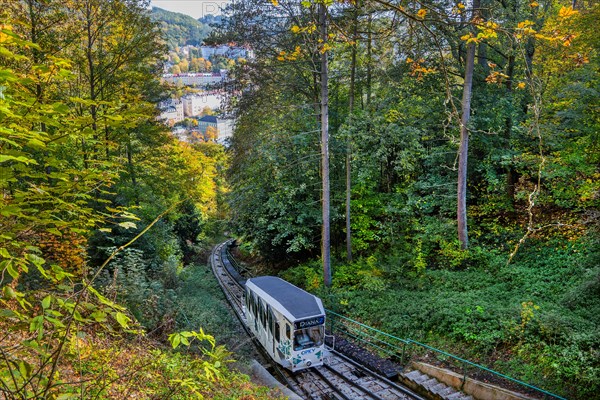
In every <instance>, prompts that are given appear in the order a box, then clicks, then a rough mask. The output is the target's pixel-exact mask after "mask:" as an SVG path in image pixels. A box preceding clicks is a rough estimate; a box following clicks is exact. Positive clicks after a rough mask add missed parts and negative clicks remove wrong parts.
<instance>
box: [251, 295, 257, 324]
mask: <svg viewBox="0 0 600 400" xmlns="http://www.w3.org/2000/svg"><path fill="white" fill-rule="evenodd" d="M252 311H253V312H252V313H253V314H254V317H255V318H256V316H257V315H258V301H257V299H256V296H255V295H254V294H253V295H252Z"/></svg>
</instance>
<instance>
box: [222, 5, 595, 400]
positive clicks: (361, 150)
mask: <svg viewBox="0 0 600 400" xmlns="http://www.w3.org/2000/svg"><path fill="white" fill-rule="evenodd" d="M598 20H600V7H599V5H598V3H597V2H572V3H571V2H561V1H531V2H518V1H515V0H508V1H493V0H485V1H478V0H476V1H473V2H467V3H462V2H445V1H435V0H434V1H429V0H425V1H419V2H404V1H391V2H390V1H385V0H381V1H380V0H375V1H353V2H331V1H330V2H324V3H322V2H317V1H315V2H309V1H305V2H301V3H300V2H297V1H283V0H281V1H273V2H272V4H271V3H269V2H263V1H258V0H245V1H237V2H235V3H233V4H232V5H231V6H230V7H229V9H228V13H227V21H226V23H225V24H223V26H222V27H221V28H220V30H219V32H218V33H219V34H220V35H222V36H223V37H224V38H226V39H227V40H232V41H235V42H237V43H240V44H247V45H249V46H250V47H251V48H252V49H254V51H255V54H256V58H255V59H253V60H250V61H248V63H246V64H245V65H243V66H241V67H240V68H238V69H237V70H235V72H234V74H233V75H234V76H235V77H236V79H237V82H238V83H239V85H238V86H235V89H236V90H239V89H241V90H242V91H243V95H242V96H241V98H239V99H238V98H236V99H235V102H234V105H235V107H236V111H237V116H238V124H237V130H236V132H235V136H234V140H233V145H232V154H231V168H230V172H229V181H230V184H231V192H230V195H229V197H228V198H229V202H230V210H231V219H232V224H233V226H234V228H235V230H236V232H238V234H239V237H240V238H241V243H242V246H241V249H242V250H243V251H245V252H246V253H247V255H248V256H250V257H256V256H257V255H258V256H260V257H262V259H263V260H264V266H266V267H267V268H268V269H267V271H269V270H270V273H280V274H281V276H283V277H285V278H286V279H288V280H290V281H292V282H294V283H296V284H299V285H301V286H302V287H305V288H307V289H309V290H313V291H316V293H319V294H321V295H322V298H323V299H325V300H326V302H327V307H329V308H330V309H332V310H336V311H338V312H340V313H342V314H344V315H348V316H351V317H353V318H356V319H358V320H359V321H361V322H363V323H366V324H368V325H370V326H374V327H377V328H379V329H381V330H383V331H385V332H388V333H391V334H394V335H397V336H399V337H409V338H413V339H416V340H421V341H424V342H426V343H429V344H432V345H436V346H438V347H440V348H442V349H446V350H451V351H452V350H453V351H455V352H456V353H458V354H459V355H460V356H463V357H468V358H470V359H472V360H478V361H480V362H481V363H483V364H486V365H488V366H490V367H493V368H495V369H497V370H498V371H501V372H504V373H507V374H509V375H511V376H515V377H518V378H520V379H523V380H526V381H528V382H531V383H533V384H536V385H538V386H540V387H542V388H547V389H548V390H553V391H555V392H556V393H559V394H562V395H565V396H568V397H570V398H582V399H584V398H592V397H595V398H597V396H598V393H599V391H600V387H599V386H598V382H600V379H599V374H600V364H599V360H600V357H599V354H600V353H599V350H600V341H599V340H600V335H599V334H598V333H599V332H600V331H599V329H600V319H599V318H598V315H599V312H600V302H599V299H600V269H599V265H600V263H599V261H600V253H599V249H600V246H599V238H600V237H599V233H600V232H599V231H598V228H599V223H600V218H599V217H600V213H599V209H598V206H599V205H600V192H599V189H600V179H599V177H600V170H599V167H598V166H599V161H600V119H599V114H598V107H599V105H600V93H599V90H600V79H599V77H600V75H599V74H598V71H599V67H600V58H599V56H600V54H599V52H598V50H599V47H600V41H599V39H598V35H597V33H596V30H597V28H598ZM324 116H326V117H328V119H327V118H324ZM326 168H327V169H326ZM326 179H328V181H326ZM325 208H328V210H327V211H328V212H329V215H326V214H325V213H324V209H325ZM328 223H329V224H330V230H326V229H325V228H324V227H325V226H327V224H328ZM327 240H330V241H331V245H330V246H328V245H327V242H326V241H327ZM329 249H331V255H329V254H328V251H329ZM329 257H330V263H328V262H329ZM262 271H263V273H264V271H265V270H264V269H263V270H262ZM328 279H329V282H328Z"/></svg>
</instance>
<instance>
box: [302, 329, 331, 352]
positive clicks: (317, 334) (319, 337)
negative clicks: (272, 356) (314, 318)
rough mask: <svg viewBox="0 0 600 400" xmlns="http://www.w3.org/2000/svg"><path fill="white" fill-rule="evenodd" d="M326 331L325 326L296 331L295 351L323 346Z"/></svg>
mask: <svg viewBox="0 0 600 400" xmlns="http://www.w3.org/2000/svg"><path fill="white" fill-rule="evenodd" d="M324 337H325V330H324V327H323V325H317V326H311V327H310V328H304V329H298V330H297V331H294V350H295V351H298V350H303V349H308V348H310V347H317V346H321V345H322V344H323V338H324Z"/></svg>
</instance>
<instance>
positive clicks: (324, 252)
mask: <svg viewBox="0 0 600 400" xmlns="http://www.w3.org/2000/svg"><path fill="white" fill-rule="evenodd" d="M319 25H320V31H321V40H322V45H323V46H324V47H323V48H322V49H321V174H322V176H323V194H322V196H323V198H322V203H323V204H322V206H323V230H322V232H321V257H322V259H323V282H324V284H325V286H326V287H330V286H331V256H330V253H331V239H330V226H329V195H330V193H329V90H328V88H327V81H328V65H327V53H328V52H327V47H326V46H327V43H328V41H329V40H328V37H327V8H326V7H325V4H323V3H320V4H319Z"/></svg>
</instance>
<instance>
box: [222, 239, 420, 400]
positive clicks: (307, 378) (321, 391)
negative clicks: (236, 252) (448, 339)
mask: <svg viewBox="0 0 600 400" xmlns="http://www.w3.org/2000/svg"><path fill="white" fill-rule="evenodd" d="M230 243H231V242H230V241H227V242H224V243H221V244H219V245H217V246H215V248H214V249H213V251H212V253H211V257H210V264H211V267H212V270H213V273H214V275H215V277H216V278H217V281H218V282H219V285H220V286H221V288H222V289H223V292H224V293H225V297H226V298H227V300H228V301H229V303H230V305H231V307H232V308H233V311H234V312H235V314H236V316H237V317H238V319H239V320H240V322H241V323H242V325H243V326H244V329H245V330H246V333H247V334H248V335H250V337H251V338H252V339H253V341H254V344H255V346H256V347H257V350H259V352H261V354H262V355H263V358H264V360H263V362H266V363H269V368H268V369H269V370H270V371H271V373H272V374H273V375H275V377H276V378H277V379H278V380H279V381H281V382H282V383H283V384H284V385H285V386H287V387H289V388H290V389H291V390H292V391H294V392H295V393H297V394H298V395H299V396H301V397H303V398H305V399H309V400H362V399H365V400H367V399H368V400H371V399H373V400H412V399H414V400H423V399H422V397H420V396H418V395H417V394H415V393H414V392H412V391H410V390H409V389H407V388H405V387H404V386H401V385H399V384H397V383H395V382H392V381H390V380H388V379H386V378H384V377H382V376H379V375H377V374H376V373H374V372H372V371H370V370H368V369H367V368H365V367H363V366H361V365H359V364H358V363H356V362H354V361H352V360H350V359H348V358H346V357H345V356H343V355H342V354H339V353H338V352H336V351H335V350H334V349H332V350H329V351H328V353H327V355H326V357H325V363H324V365H322V366H319V367H314V368H309V369H306V370H303V371H300V372H297V373H291V372H290V371H288V370H286V369H284V368H282V367H281V366H279V365H278V364H276V363H274V362H271V359H270V357H268V355H267V354H266V352H264V351H263V349H262V346H261V345H260V343H258V341H257V340H256V339H255V338H254V337H253V335H252V334H251V333H250V331H249V330H248V329H247V328H246V319H245V316H244V313H243V303H244V297H243V296H244V286H243V285H244V282H245V280H244V278H243V277H242V276H240V275H239V273H238V272H237V271H236V270H235V268H234V267H233V265H232V263H231V261H230V260H229V258H228V256H227V248H228V246H229V245H230Z"/></svg>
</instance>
